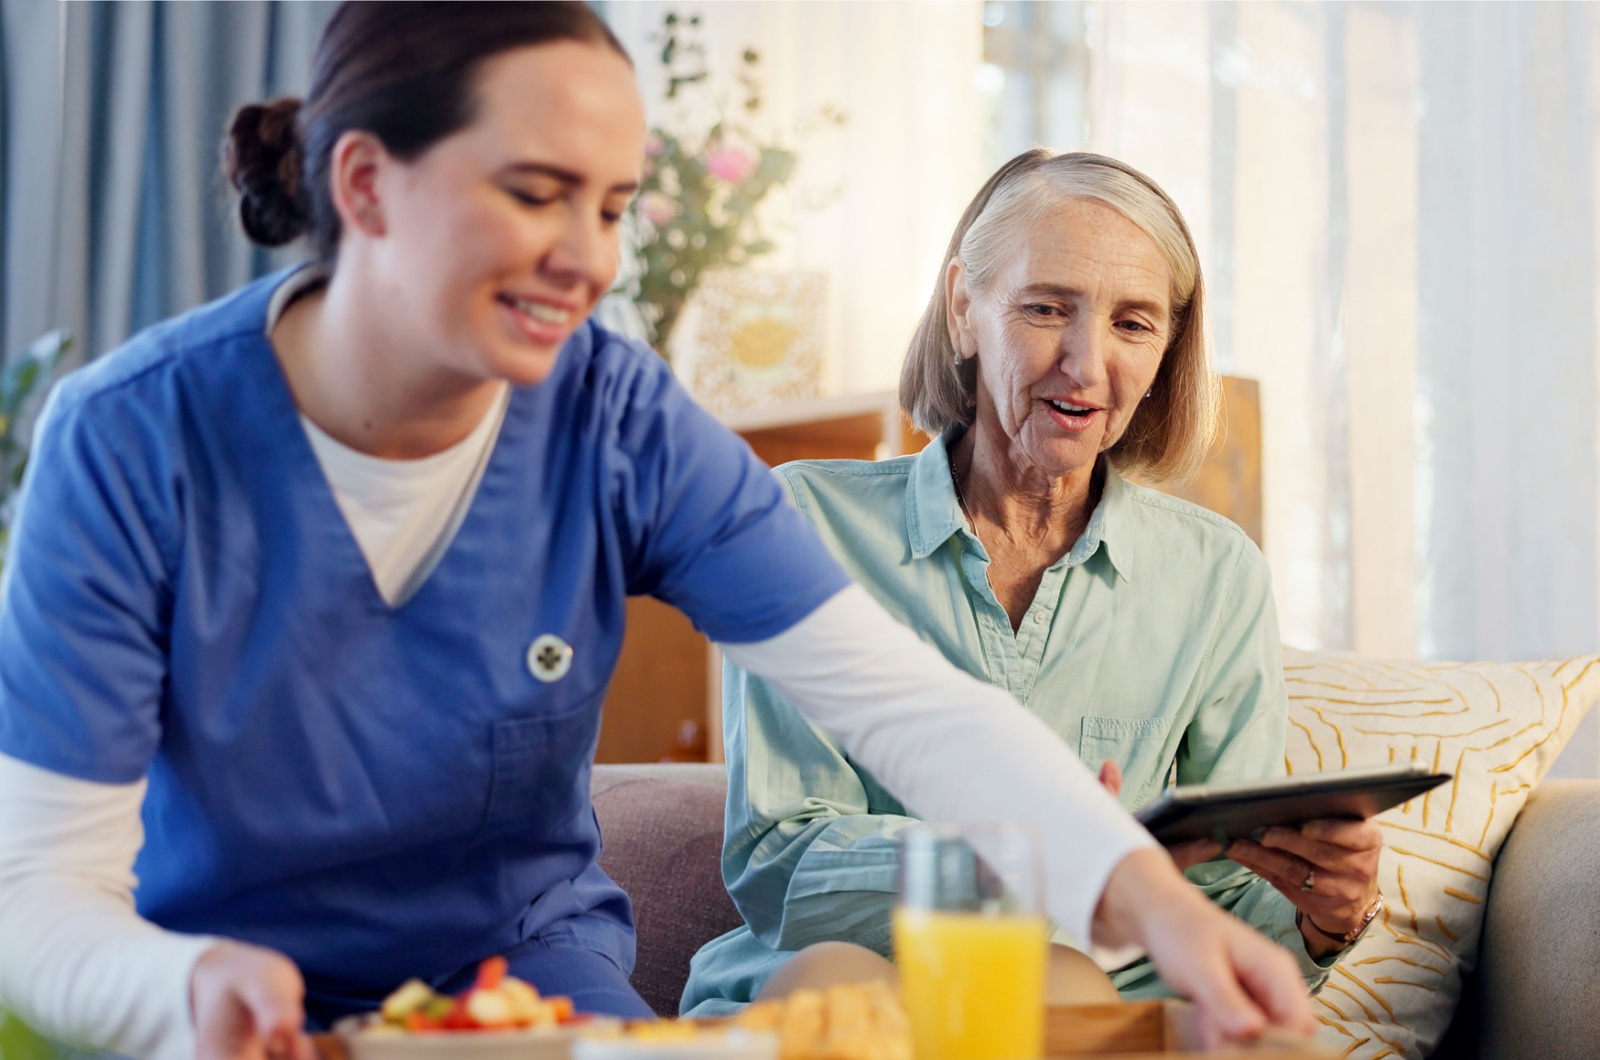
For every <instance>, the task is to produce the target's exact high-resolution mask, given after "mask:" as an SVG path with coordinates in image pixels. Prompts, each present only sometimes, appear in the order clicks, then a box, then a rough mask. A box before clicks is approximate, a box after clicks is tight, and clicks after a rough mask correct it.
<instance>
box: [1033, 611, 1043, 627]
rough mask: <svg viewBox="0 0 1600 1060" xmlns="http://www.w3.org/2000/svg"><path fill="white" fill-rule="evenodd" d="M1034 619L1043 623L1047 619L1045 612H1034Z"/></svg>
mask: <svg viewBox="0 0 1600 1060" xmlns="http://www.w3.org/2000/svg"><path fill="white" fill-rule="evenodd" d="M1033 620H1034V621H1035V622H1037V623H1040V624H1041V625H1042V624H1043V623H1044V620H1045V613H1044V612H1043V611H1035V612H1034V613H1033Z"/></svg>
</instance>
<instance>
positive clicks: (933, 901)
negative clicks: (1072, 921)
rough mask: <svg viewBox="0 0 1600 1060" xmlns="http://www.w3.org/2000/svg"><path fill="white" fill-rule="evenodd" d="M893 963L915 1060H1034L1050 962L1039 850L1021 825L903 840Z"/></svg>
mask: <svg viewBox="0 0 1600 1060" xmlns="http://www.w3.org/2000/svg"><path fill="white" fill-rule="evenodd" d="M900 842H901V848H900V903H899V905H898V906H897V907H896V908H895V911H894V955H895V963H896V964H898V965H899V966H900V989H901V993H902V994H903V995H904V997H905V1002H906V1009H907V1010H908V1011H909V1012H910V1014H911V1033H912V1038H913V1040H914V1042H915V1046H916V1057H917V1060H1033V1058H1036V1057H1038V1056H1039V1055H1040V1053H1041V1052H1042V1051H1043V1049H1044V976H1045V964H1046V960H1047V957H1048V952H1049V929H1048V927H1047V925H1046V922H1045V917H1044V910H1043V906H1042V902H1043V891H1044V887H1043V878H1042V872H1041V869H1040V861H1039V843H1038V839H1037V837H1036V836H1035V835H1034V833H1033V832H1032V831H1031V830H1030V829H1028V828H1027V827H1025V826H1023V825H1020V824H1010V823H996V824H924V825H917V826H915V827H913V828H908V829H906V830H905V831H904V832H902V833H901V835H900Z"/></svg>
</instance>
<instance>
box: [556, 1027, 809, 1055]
mask: <svg viewBox="0 0 1600 1060" xmlns="http://www.w3.org/2000/svg"><path fill="white" fill-rule="evenodd" d="M572 1060H778V1036H777V1035H776V1034H772V1033H770V1032H768V1031H746V1030H730V1031H727V1032H726V1033H723V1034H710V1033H707V1034H697V1035H695V1036H694V1037H693V1038H654V1039H652V1038H634V1037H625V1038H581V1039H579V1040H578V1042H577V1044H576V1045H574V1046H573V1048H572Z"/></svg>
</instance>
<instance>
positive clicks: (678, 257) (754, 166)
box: [626, 12, 844, 350]
mask: <svg viewBox="0 0 1600 1060" xmlns="http://www.w3.org/2000/svg"><path fill="white" fill-rule="evenodd" d="M699 27H700V18H699V16H697V15H691V16H688V17H687V18H685V17H681V16H679V15H678V14H676V13H675V12H668V13H667V15H666V17H665V20H664V22H663V25H662V30H661V34H660V35H659V37H658V38H657V39H658V40H659V41H660V42H661V51H660V62H661V66H662V68H663V70H664V71H665V73H666V75H667V87H666V102H667V103H668V104H669V109H670V110H671V111H673V114H672V118H671V120H669V121H667V122H664V123H662V124H661V125H659V126H657V127H656V128H653V129H652V130H651V132H650V135H649V138H648V139H647V141H646V144H645V152H646V159H645V171H644V180H643V182H642V184H641V187H640V194H639V199H638V204H637V210H636V224H635V238H634V250H635V256H636V258H637V266H638V268H637V275H636V277H635V278H634V279H633V281H632V284H631V285H630V286H629V288H628V289H627V291H626V293H627V294H628V295H629V296H630V297H631V298H632V300H633V302H634V304H635V306H636V307H637V308H638V310H639V315H640V316H641V318H642V319H643V321H644V324H645V329H646V332H647V335H648V337H649V339H650V341H651V343H652V344H653V345H654V346H655V347H656V348H657V349H658V350H665V348H666V346H667V342H668V340H669V339H670V338H671V336H672V329H673V327H674V326H675V325H676V324H677V322H678V318H679V315H680V314H681V313H682V311H683V307H684V304H685V303H686V302H687V301H688V299H689V296H690V295H691V294H693V293H694V291H695V289H696V288H697V287H698V286H699V284H700V278H701V276H702V275H703V274H704V273H705V272H706V271H707V270H710V269H718V268H725V267H729V266H733V267H737V266H741V265H744V264H746V263H748V262H750V261H752V260H754V259H755V258H758V257H760V256H761V255H763V254H768V253H770V252H771V251H772V250H773V246H774V244H773V242H772V240H770V239H769V238H767V237H766V235H765V234H764V233H763V232H762V230H761V225H760V220H759V218H758V217H757V208H758V207H759V206H760V205H761V203H762V202H763V200H765V199H766V197H767V195H768V194H769V193H770V192H771V191H772V190H773V189H774V188H777V187H780V186H782V185H784V184H786V183H787V182H788V181H789V180H790V178H791V177H792V176H793V175H794V170H795V164H796V162H797V161H798V157H797V156H796V154H795V153H794V151H792V150H790V149H788V148H786V147H783V146H780V145H778V144H776V143H770V142H763V141H762V139H761V138H760V137H759V136H758V135H757V134H756V132H755V131H754V130H753V129H752V128H750V126H749V125H747V124H746V122H747V121H748V120H749V119H751V118H754V117H755V116H757V115H758V114H759V113H760V111H761V88H760V80H759V76H758V75H759V71H760V63H761V56H760V55H759V54H758V53H757V52H756V51H755V50H754V49H750V48H746V49H745V50H744V53H743V55H742V56H741V57H740V66H739V71H738V74H737V79H738V82H739V86H740V88H741V90H742V95H743V98H742V100H740V102H739V104H738V105H737V106H736V107H725V108H719V107H717V106H715V104H714V102H713V101H709V100H707V99H705V98H704V97H705V93H706V91H707V90H708V88H709V84H710V82H709V73H708V70H707V65H706V55H705V45H704V44H703V43H701V41H700V40H699V39H698V32H697V31H698V30H699ZM671 105H676V106H671ZM708 113H709V114H710V117H711V123H710V125H709V126H708V127H704V128H703V129H695V125H696V123H697V122H699V123H702V124H703V123H704V121H705V120H706V115H707V114H708ZM819 117H820V118H821V119H822V120H823V121H825V122H829V123H832V124H839V123H842V122H843V121H844V115H843V113H841V112H839V111H837V110H834V109H833V108H824V109H823V110H822V112H821V113H820V115H819ZM685 130H694V131H685Z"/></svg>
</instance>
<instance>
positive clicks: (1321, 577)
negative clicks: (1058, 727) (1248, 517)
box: [1088, 2, 1600, 775]
mask: <svg viewBox="0 0 1600 1060" xmlns="http://www.w3.org/2000/svg"><path fill="white" fill-rule="evenodd" d="M1088 17H1089V44H1090V54H1091V62H1090V72H1089V79H1090V92H1089V96H1090V130H1091V132H1090V145H1089V146H1090V147H1091V148H1093V149H1095V150H1100V151H1105V152H1107V153H1109V154H1113V155H1117V156H1119V157H1121V158H1124V159H1126V160H1128V161H1129V162H1131V163H1133V164H1135V165H1137V166H1140V167H1141V168H1143V169H1145V170H1146V171H1148V172H1149V173H1150V174H1151V175H1152V176H1154V177H1155V178H1156V179H1157V180H1159V181H1161V182H1162V183H1163V184H1164V185H1165V186H1166V187H1167V189H1168V190H1169V191H1171V192H1172V193H1173V195H1174V196H1175V197H1176V198H1177V200H1178V202H1179V204H1180V205H1181V206H1182V208H1183V209H1184V211H1185V213H1186V214H1187V216H1188V217H1189V218H1190V220H1191V221H1192V222H1193V225H1194V228H1195V234H1196V238H1197V240H1198V241H1199V243H1200V245H1201V250H1202V254H1203V255H1204V258H1205V265H1206V271H1207V275H1208V277H1209V278H1210V281H1211V290H1212V296H1213V298H1214V317H1213V319H1214V322H1215V338H1216V346H1217V353H1218V359H1219V362H1220V363H1221V365H1222V366H1223V367H1224V368H1225V369H1226V370H1229V371H1232V372H1236V373H1239V374H1242V375H1247V376H1253V377H1255V378H1257V379H1259V380H1261V384H1262V401H1263V417H1264V421H1265V422H1264V434H1265V440H1264V449H1265V453H1264V465H1265V467H1264V474H1265V488H1266V530H1265V533H1266V551H1267V555H1268V558H1269V560H1270V561H1271V564H1272V569H1273V571H1274V574H1275V577H1276V579H1277V593H1278V606H1279V613H1280V616H1281V619H1282V622H1283V628H1284V635H1285V639H1286V640H1288V641H1290V642H1292V643H1297V644H1300V645H1305V646H1311V647H1331V648H1351V649H1354V650H1357V651H1360V652H1362V653H1364V654H1369V655H1399V656H1408V655H1420V656H1423V657H1436V658H1445V657H1448V658H1458V659H1526V658H1534V657H1544V656H1561V655H1567V654H1576V653H1581V652H1593V651H1596V650H1600V428H1597V419H1600V398H1597V392H1600V387H1597V381H1600V342H1597V326H1596V317H1595V313H1596V308H1595V307H1596V305H1597V302H1600V299H1597V293H1600V268H1597V264H1596V250H1595V248H1596V242H1597V234H1596V226H1597V223H1600V210H1597V202H1596V199H1597V192H1600V182H1597V180H1596V174H1597V166H1596V152H1597V151H1600V136H1597V127H1596V119H1597V114H1600V110H1597V106H1596V102H1597V99H1600V19H1597V16H1596V12H1595V11H1594V9H1592V8H1590V7H1588V6H1587V5H1577V4H1574V5H1566V4H1545V3H1526V4H1513V3H1467V4H1455V3H1435V4H1403V3H1279V2H1270V3H1232V2H1228V3H1215V4H1199V3H1137V4H1132V3H1097V4H1093V5H1091V7H1090V9H1089V12H1088ZM1596 732H1597V729H1596V728H1595V726H1594V725H1591V726H1590V728H1589V729H1588V730H1587V731H1586V732H1585V733H1582V734H1580V737H1579V739H1578V740H1577V741H1575V743H1574V746H1573V748H1572V750H1571V751H1569V752H1568V754H1567V756H1566V759H1565V760H1564V762H1563V763H1562V765H1561V766H1560V767H1558V768H1559V769H1560V771H1563V772H1568V773H1577V774H1590V775H1592V774H1595V773H1596V772H1600V740H1597V738H1596Z"/></svg>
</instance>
